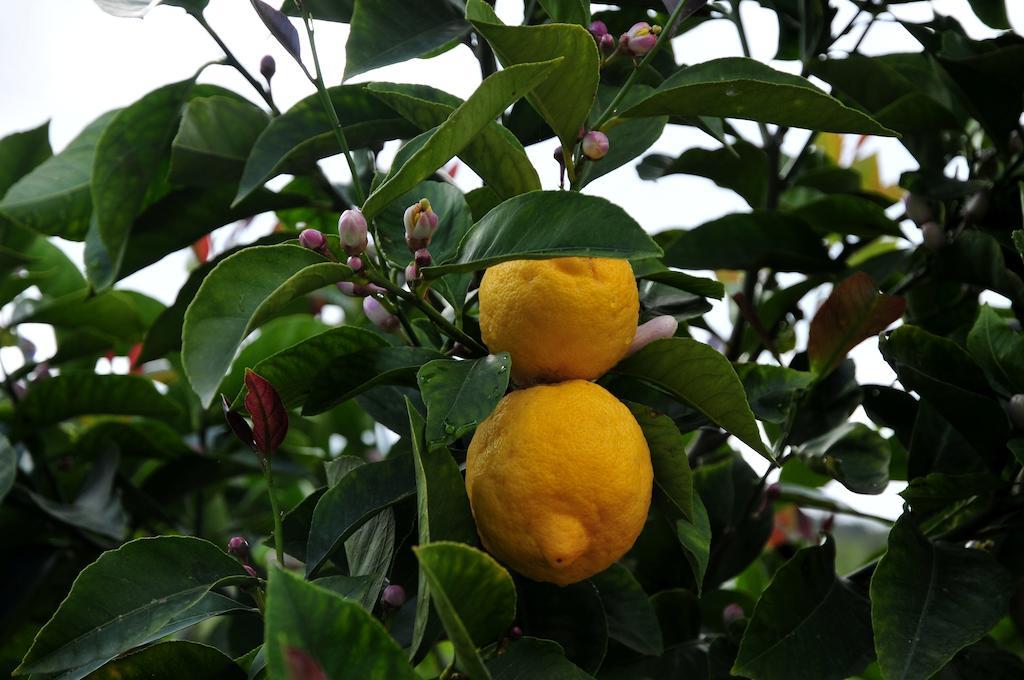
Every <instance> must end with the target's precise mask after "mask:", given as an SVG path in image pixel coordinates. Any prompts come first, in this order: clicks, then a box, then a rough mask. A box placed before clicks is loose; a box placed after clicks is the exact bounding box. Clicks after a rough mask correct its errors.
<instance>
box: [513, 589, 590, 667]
mask: <svg viewBox="0 0 1024 680" xmlns="http://www.w3.org/2000/svg"><path fill="white" fill-rule="evenodd" d="M518 586H519V598H520V599H519V602H520V605H519V610H520V611H519V613H518V622H519V625H520V626H522V628H523V630H524V631H525V632H526V633H528V634H530V635H532V636H533V637H538V638H543V639H546V640H552V641H554V642H557V643H558V644H560V645H561V646H562V649H564V650H565V656H566V658H567V659H569V661H571V662H572V663H574V664H576V665H577V666H579V667H580V668H582V669H583V670H584V671H586V672H588V673H596V672H597V671H598V669H599V668H600V667H601V663H602V662H603V661H604V657H605V654H606V653H607V651H608V623H607V621H606V617H605V612H604V606H603V605H602V604H601V597H600V595H598V593H597V587H596V586H595V585H594V584H593V583H592V582H591V581H589V580H588V581H579V582H577V583H571V584H569V585H567V586H558V585H555V584H553V583H543V582H540V581H527V580H525V579H524V580H521V581H519V582H518Z"/></svg>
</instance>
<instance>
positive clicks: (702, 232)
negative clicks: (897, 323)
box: [658, 210, 838, 273]
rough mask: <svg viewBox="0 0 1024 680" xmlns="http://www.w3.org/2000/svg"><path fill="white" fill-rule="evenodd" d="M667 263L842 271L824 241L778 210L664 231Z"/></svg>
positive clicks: (662, 239)
mask: <svg viewBox="0 0 1024 680" xmlns="http://www.w3.org/2000/svg"><path fill="white" fill-rule="evenodd" d="M658 236H659V238H658V242H659V243H660V244H661V245H662V247H664V248H665V258H664V262H665V264H666V265H668V266H669V267H679V268H680V269H744V270H746V269H760V268H762V267H771V268H773V269H776V270H779V271H795V272H805V273H817V272H827V271H833V270H835V269H837V268H838V266H837V265H836V263H834V262H832V261H831V260H830V259H829V257H828V252H827V251H826V250H825V246H824V245H823V244H822V242H821V237H820V236H819V235H818V234H816V233H815V232H814V230H812V229H811V228H810V226H809V225H808V224H807V223H806V222H804V221H803V220H800V219H798V218H795V217H792V216H789V215H784V214H781V213H776V212H765V211H757V210H755V211H754V212H752V213H742V214H734V215H726V216H725V217H722V218H719V219H717V220H714V221H712V222H708V223H706V224H702V225H700V226H699V227H695V228H693V229H688V230H675V231H668V232H662V233H661V234H659V235H658Z"/></svg>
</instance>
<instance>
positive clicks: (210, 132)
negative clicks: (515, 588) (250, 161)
mask: <svg viewBox="0 0 1024 680" xmlns="http://www.w3.org/2000/svg"><path fill="white" fill-rule="evenodd" d="M269 122H270V119H269V118H268V117H267V114H266V113H264V112H263V110H262V109H260V108H259V107H257V106H255V105H254V104H250V103H249V102H247V101H243V100H241V99H236V98H234V97H227V96H224V95H216V96H213V97H198V98H196V99H193V100H192V101H190V102H189V103H188V105H186V106H185V112H184V114H183V115H182V118H181V125H180V126H179V127H178V133H177V134H176V135H175V137H174V141H173V142H172V143H171V168H170V174H169V176H168V179H169V180H170V181H171V182H172V183H173V184H181V185H184V186H208V185H210V184H218V183H221V182H237V181H238V179H239V178H240V177H241V176H242V170H243V169H244V168H245V161H246V159H247V158H248V157H249V151H250V150H251V149H252V146H253V144H254V143H255V142H256V139H257V137H259V136H260V133H261V132H263V130H264V129H265V128H266V127H267V124H268V123H269ZM229 200H230V197H229Z"/></svg>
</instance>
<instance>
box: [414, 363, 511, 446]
mask: <svg viewBox="0 0 1024 680" xmlns="http://www.w3.org/2000/svg"><path fill="white" fill-rule="evenodd" d="M511 363H512V358H511V357H510V356H509V354H508V352H501V353H500V354H496V355H495V354H490V355H488V356H486V357H484V358H482V359H475V360H471V361H455V360H452V359H438V360H436V361H431V362H429V363H426V364H424V365H423V367H422V368H420V370H419V371H418V372H417V374H416V382H417V383H418V384H419V387H420V392H421V393H422V395H423V402H424V403H425V404H426V405H427V429H426V437H427V443H428V444H430V445H434V444H450V443H452V442H454V441H455V440H456V439H458V438H459V437H461V436H462V435H464V434H466V433H467V432H471V431H472V430H473V429H474V428H476V426H477V425H479V424H480V423H481V422H482V421H483V420H484V418H486V417H487V416H489V415H490V414H491V411H493V410H494V407H495V406H497V405H498V402H499V401H501V398H502V397H503V396H504V395H505V390H506V389H508V377H509V370H508V369H509V365H510V364H511Z"/></svg>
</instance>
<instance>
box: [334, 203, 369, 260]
mask: <svg viewBox="0 0 1024 680" xmlns="http://www.w3.org/2000/svg"><path fill="white" fill-rule="evenodd" d="M367 231H368V228H367V224H366V218H365V217H363V213H361V212H360V211H359V210H346V211H345V212H343V213H341V218H340V219H339V220H338V238H340V239H341V247H342V248H344V249H345V252H346V253H348V254H349V255H359V254H361V253H362V252H363V251H364V250H366V246H367V245H369V241H368V239H367V236H366V235H367Z"/></svg>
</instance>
